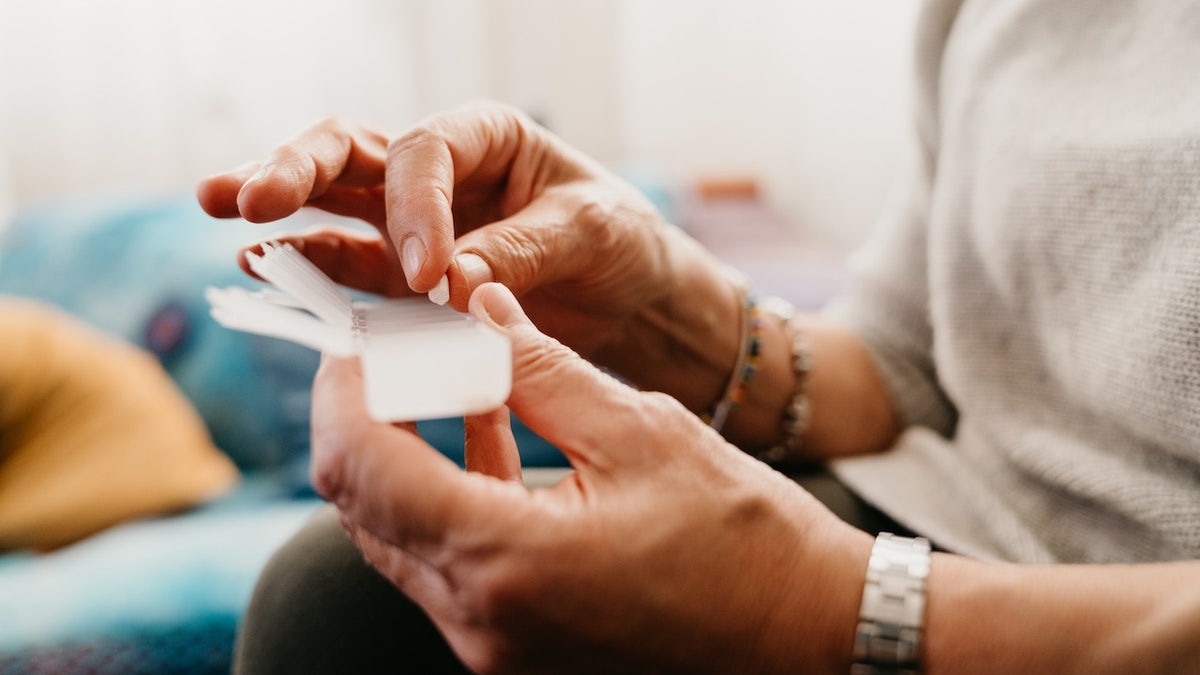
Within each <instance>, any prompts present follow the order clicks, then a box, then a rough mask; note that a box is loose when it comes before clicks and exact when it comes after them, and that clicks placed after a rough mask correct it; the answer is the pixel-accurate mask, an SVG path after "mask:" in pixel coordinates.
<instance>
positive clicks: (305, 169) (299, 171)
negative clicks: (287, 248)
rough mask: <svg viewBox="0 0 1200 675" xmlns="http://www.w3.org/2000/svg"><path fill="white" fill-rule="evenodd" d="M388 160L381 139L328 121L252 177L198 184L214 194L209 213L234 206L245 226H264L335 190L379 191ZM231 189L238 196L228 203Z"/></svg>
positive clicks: (294, 141)
mask: <svg viewBox="0 0 1200 675" xmlns="http://www.w3.org/2000/svg"><path fill="white" fill-rule="evenodd" d="M386 157H387V139H386V138H384V137H383V136H382V135H380V134H377V133H375V132H373V131H370V130H368V129H366V128H364V127H362V126H360V125H355V124H349V123H346V122H342V121H340V120H336V119H329V120H325V121H322V122H320V123H318V124H316V125H314V126H312V127H310V128H309V129H307V130H306V131H304V132H302V133H301V134H300V135H299V136H296V137H295V138H293V139H292V140H290V141H288V142H287V143H284V144H283V145H281V146H280V147H278V148H276V149H275V151H274V152H272V153H271V155H270V156H269V157H268V158H267V160H266V161H265V162H263V163H262V165H261V166H259V167H258V170H257V171H256V172H255V173H254V174H253V175H250V176H244V174H243V173H237V174H236V175H235V174H234V173H230V174H223V175H218V176H214V177H213V178H210V179H208V180H207V181H205V183H202V188H203V189H204V191H205V193H206V196H208V189H207V186H208V185H210V184H211V185H212V186H213V188H214V190H215V191H214V192H213V194H212V195H211V196H212V201H211V203H210V206H211V207H212V210H210V213H212V212H214V211H215V212H217V213H222V214H223V213H228V212H229V211H230V209H231V208H232V207H233V206H234V205H236V208H237V211H238V213H239V214H240V215H241V216H242V217H243V218H245V219H246V220H249V221H251V222H256V223H262V222H268V221H272V220H278V219H280V218H283V217H285V216H289V215H291V214H292V213H295V212H296V211H297V210H298V209H299V208H300V207H301V206H304V205H305V204H306V203H309V202H310V200H318V199H320V198H321V197H323V196H324V195H325V194H326V192H327V191H328V190H329V189H330V187H331V186H333V185H334V184H337V185H341V186H346V187H350V188H370V187H372V186H377V185H382V184H383V181H384V167H385V159H386ZM235 185H236V186H237V189H238V191H237V194H236V195H234V197H233V200H232V203H231V201H230V198H229V197H230V192H231V190H232V187H233V186H235ZM216 188H219V189H216ZM206 210H209V209H208V208H207V207H206ZM376 224H381V223H378V222H377V223H376Z"/></svg>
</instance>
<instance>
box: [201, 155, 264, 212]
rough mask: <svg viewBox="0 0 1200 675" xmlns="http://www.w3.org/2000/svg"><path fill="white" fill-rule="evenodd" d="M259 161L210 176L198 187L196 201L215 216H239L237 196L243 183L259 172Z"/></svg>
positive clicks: (205, 210)
mask: <svg viewBox="0 0 1200 675" xmlns="http://www.w3.org/2000/svg"><path fill="white" fill-rule="evenodd" d="M259 166H261V164H259V163H258V162H247V163H246V164H243V165H241V166H239V167H238V168H236V169H233V170H232V171H226V172H224V173H219V174H216V175H214V176H209V177H208V178H205V179H204V180H202V181H200V184H199V185H198V186H197V187H196V201H198V202H200V208H202V209H204V212H205V213H207V214H208V215H210V216H212V217H213V218H238V217H240V216H241V215H242V214H241V212H239V211H238V205H237V196H238V192H239V191H240V190H241V189H242V185H243V184H244V183H245V182H246V181H247V180H248V179H249V178H250V176H253V175H254V174H255V173H257V172H258V167H259Z"/></svg>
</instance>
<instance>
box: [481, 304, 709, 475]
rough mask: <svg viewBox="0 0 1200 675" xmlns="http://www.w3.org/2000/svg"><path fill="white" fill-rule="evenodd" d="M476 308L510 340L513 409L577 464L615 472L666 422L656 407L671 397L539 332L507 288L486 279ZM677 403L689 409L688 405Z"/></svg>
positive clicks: (579, 466)
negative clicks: (643, 388) (628, 381)
mask: <svg viewBox="0 0 1200 675" xmlns="http://www.w3.org/2000/svg"><path fill="white" fill-rule="evenodd" d="M470 311H471V314H472V315H474V316H475V317H476V318H477V319H479V320H481V321H483V322H485V323H487V324H489V325H491V326H493V327H494V328H496V330H498V331H500V332H501V333H503V334H505V335H507V336H508V338H509V340H510V341H511V342H512V350H513V385H512V393H511V394H510V397H509V400H508V405H509V407H510V408H511V409H512V411H513V412H514V413H515V414H516V415H517V417H519V418H521V420H522V421H523V422H525V424H526V425H527V426H529V428H530V429H532V430H533V431H535V432H536V433H537V434H538V435H540V436H541V437H542V438H545V439H546V440H547V441H549V442H551V443H553V444H554V445H556V446H557V447H558V448H559V449H560V450H562V451H563V453H564V454H565V455H567V458H568V459H570V460H571V463H572V464H573V465H574V466H575V467H576V468H577V469H581V468H584V467H585V466H586V467H592V468H595V469H599V470H601V471H603V472H605V473H611V471H612V469H614V468H616V465H618V464H621V463H626V462H628V461H636V457H637V456H638V454H639V453H638V452H637V449H638V448H639V447H641V446H642V445H643V444H645V443H646V441H647V440H648V439H647V437H648V436H649V435H653V434H654V433H655V432H656V431H655V430H656V429H661V428H662V427H663V423H662V422H663V421H662V420H661V419H660V418H659V417H658V416H657V415H656V410H657V409H659V408H661V407H663V402H664V400H666V401H670V402H672V403H673V399H669V398H668V397H666V396H652V395H647V394H644V393H642V392H639V391H637V390H635V389H633V388H631V387H629V386H627V385H625V384H622V383H621V382H618V381H617V380H616V379H615V378H613V377H612V376H610V375H608V374H606V373H604V372H602V371H600V370H599V369H598V368H596V367H595V366H593V365H592V364H591V363H588V362H587V361H586V360H584V359H583V358H582V357H581V356H579V355H578V354H577V353H575V352H574V351H572V350H571V349H569V348H567V347H566V346H564V345H563V344H561V343H559V342H558V341H557V340H555V339H554V338H551V337H549V336H547V335H544V334H542V333H541V332H539V331H538V330H537V328H536V327H534V325H533V323H532V322H530V320H529V318H528V317H527V316H525V312H524V311H523V310H522V309H521V306H520V304H518V303H517V300H516V298H515V297H513V294H512V293H511V292H510V291H509V290H508V289H507V288H506V287H504V286H503V285H501V284H498V283H488V284H484V285H483V286H480V287H479V288H478V289H476V291H475V292H474V293H473V294H472V295H471V301H470ZM668 405H669V404H668ZM675 407H677V408H678V409H679V410H680V411H684V412H685V413H686V411H685V410H684V409H683V407H682V406H680V405H678V404H676V406H675ZM656 420H657V421H656Z"/></svg>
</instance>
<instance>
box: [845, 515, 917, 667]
mask: <svg viewBox="0 0 1200 675" xmlns="http://www.w3.org/2000/svg"><path fill="white" fill-rule="evenodd" d="M929 559H930V552H929V541H927V540H926V539H923V538H921V537H917V538H915V539H914V538H909V537H897V536H896V535H894V534H891V533H888V532H884V533H882V534H880V535H879V536H878V537H877V538H876V539H875V546H874V548H872V549H871V560H870V562H869V563H867V583H866V586H865V587H864V588H863V598H862V608H861V609H860V610H859V612H858V628H857V629H856V630H855V632H854V665H852V666H851V667H850V673H851V675H884V674H887V675H896V674H910V673H911V674H916V673H919V672H920V670H921V658H920V648H921V627H922V625H923V620H924V616H925V578H926V577H927V576H929Z"/></svg>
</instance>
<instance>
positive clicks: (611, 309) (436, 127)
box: [197, 104, 719, 362]
mask: <svg viewBox="0 0 1200 675" xmlns="http://www.w3.org/2000/svg"><path fill="white" fill-rule="evenodd" d="M197 195H198V197H199V199H200V203H201V205H202V206H203V207H204V209H205V210H206V211H207V212H208V213H209V214H211V215H213V216H217V217H235V216H242V217H244V218H245V219H247V220H250V221H254V222H267V221H272V220H277V219H279V218H283V217H285V216H288V215H290V214H291V213H293V212H295V211H297V210H298V209H299V208H300V207H302V206H306V205H307V206H314V207H317V208H321V209H324V210H326V211H329V212H332V213H336V214H340V215H350V216H353V217H357V218H360V219H362V220H364V221H366V222H368V223H370V224H372V225H374V226H375V227H376V229H378V230H379V231H380V233H381V234H382V235H383V238H381V239H380V238H363V237H361V236H357V235H353V234H349V233H346V232H343V231H336V230H323V231H319V232H314V233H308V234H303V235H296V236H291V237H283V238H281V239H282V240H283V241H285V242H287V243H291V244H292V245H294V246H295V247H296V248H297V249H299V250H300V251H301V252H302V253H303V254H304V255H305V256H307V257H308V258H309V259H310V260H312V261H313V262H314V263H315V264H317V265H318V266H319V267H320V268H322V269H323V270H324V271H325V272H326V273H327V274H329V275H330V276H331V277H332V278H333V279H334V280H335V281H337V282H339V283H343V284H345V285H348V286H351V287H355V288H359V289H362V290H367V291H372V292H377V293H382V294H385V295H403V294H406V293H409V292H411V291H415V292H419V293H421V292H427V291H429V290H430V289H432V288H433V287H434V286H435V285H436V284H437V283H438V281H439V280H440V279H441V278H442V276H443V275H446V276H447V277H448V279H449V282H450V304H451V305H452V306H454V307H455V308H456V309H458V310H459V311H465V310H466V306H467V300H468V298H469V297H470V295H471V292H472V291H474V290H475V289H476V288H477V287H479V286H480V285H482V284H484V283H486V282H489V281H498V282H500V283H503V284H504V285H505V286H507V287H508V288H510V289H511V290H512V291H513V293H515V294H516V295H517V297H519V298H521V302H522V304H523V305H524V306H525V307H526V308H527V311H528V314H529V315H530V317H531V318H532V320H533V321H534V322H535V323H536V324H537V325H538V326H539V327H540V328H541V329H542V330H543V331H545V332H546V333H548V334H551V335H553V336H555V337H556V338H558V339H559V340H561V341H562V342H564V343H565V344H567V345H568V346H570V347H572V348H573V349H575V350H576V351H578V352H580V353H581V354H583V355H584V356H588V357H594V356H596V355H597V353H598V352H602V351H604V350H605V349H606V348H609V347H613V345H614V343H617V342H620V341H621V340H622V339H624V338H626V337H627V336H624V335H623V333H624V332H625V330H626V328H625V324H626V323H627V322H628V320H629V319H630V318H631V317H633V316H634V315H636V314H638V313H639V312H640V311H642V310H644V309H645V308H646V307H648V306H650V305H652V304H654V303H657V302H660V301H662V300H663V299H665V298H667V297H669V296H671V295H672V294H675V293H677V291H678V290H679V288H680V287H681V286H682V285H683V284H684V283H685V282H686V278H687V277H688V276H689V275H694V274H695V272H696V271H700V272H701V273H702V274H705V275H706V276H709V275H718V274H719V271H718V268H717V266H716V264H715V262H713V261H712V259H711V257H709V256H708V255H707V254H706V253H705V252H704V251H703V250H702V249H700V247H699V246H698V245H697V244H695V242H693V241H691V240H690V239H688V238H687V237H686V236H685V235H683V234H682V233H680V232H679V231H678V230H677V229H676V228H673V227H671V226H669V225H667V224H666V223H665V222H664V221H663V219H662V217H661V216H660V215H659V214H658V213H657V212H656V211H655V209H654V208H653V206H652V205H651V204H650V203H649V202H648V201H647V200H646V199H645V198H644V197H643V196H642V195H641V194H640V193H638V192H637V191H636V190H635V189H634V188H632V187H631V186H629V185H627V184H626V183H624V182H623V181H621V180H620V179H618V178H617V177H616V176H614V175H612V174H611V173H609V172H608V171H606V170H605V169H604V168H602V167H601V166H599V165H598V164H597V163H595V162H593V161H591V160H589V159H588V158H586V157H585V156H583V155H582V154H581V153H579V152H577V151H575V150H574V149H572V148H570V147H568V146H567V145H566V144H564V143H563V142H562V141H561V140H559V139H558V138H557V137H556V136H554V135H553V134H551V133H549V132H548V131H546V130H545V129H543V128H542V127H540V126H538V125H536V124H535V123H534V122H532V121H531V120H530V119H529V118H528V117H526V116H525V115H523V114H521V113H520V112H518V111H516V110H514V109H511V108H508V107H504V106H500V105H494V104H489V105H477V106H472V107H468V108H464V109H461V110H458V111H454V112H450V113H447V114H442V115H438V116H435V117H432V118H429V119H427V120H425V121H424V122H422V123H421V124H419V125H418V126H417V127H415V128H414V129H412V130H410V131H408V132H407V133H404V134H403V135H401V136H399V137H397V138H395V139H394V140H391V141H389V139H388V138H387V137H386V136H384V135H382V134H379V133H375V132H373V131H370V130H367V129H365V128H362V127H359V126H355V125H349V124H347V123H345V122H341V121H337V120H327V121H324V122H321V123H319V124H317V125H315V126H313V127H312V128H310V129H308V130H307V131H305V132H303V133H301V134H300V135H298V136H296V137H295V138H293V139H292V140H291V141H289V142H287V143H285V144H284V145H282V146H280V147H279V148H277V149H276V150H275V151H274V152H273V153H272V154H271V155H270V156H269V157H268V158H267V159H266V160H265V161H264V162H262V163H261V164H250V165H246V166H244V167H242V168H240V169H236V170H233V171H230V172H226V173H222V174H218V175H216V176H213V177H210V178H208V179H206V180H205V181H204V182H202V183H201V185H200V186H199V189H198V191H197ZM697 265H698V266H699V268H697ZM710 268H711V269H710ZM682 269H686V270H688V272H687V273H681V270H682ZM406 286H407V288H406ZM410 289H411V291H410ZM621 349H625V348H624V347H618V348H617V350H618V351H620V350H621ZM616 360H617V361H621V360H623V359H622V358H621V357H618V358H617V359H616ZM601 362H603V359H601Z"/></svg>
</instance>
